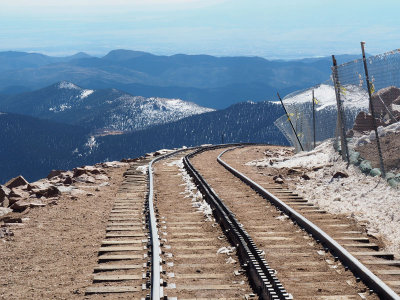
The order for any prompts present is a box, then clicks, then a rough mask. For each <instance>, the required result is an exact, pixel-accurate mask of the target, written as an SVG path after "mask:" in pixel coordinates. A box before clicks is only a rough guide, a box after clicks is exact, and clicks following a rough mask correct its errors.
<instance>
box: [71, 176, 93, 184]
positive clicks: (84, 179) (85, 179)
mask: <svg viewBox="0 0 400 300" xmlns="http://www.w3.org/2000/svg"><path fill="white" fill-rule="evenodd" d="M75 180H76V181H78V182H85V183H95V182H96V179H94V177H92V176H89V175H87V174H82V175H80V176H78V177H76V178H75Z"/></svg>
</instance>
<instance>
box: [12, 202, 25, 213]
mask: <svg viewBox="0 0 400 300" xmlns="http://www.w3.org/2000/svg"><path fill="white" fill-rule="evenodd" d="M29 207H30V203H29V202H27V201H24V200H19V201H17V202H15V203H14V204H13V205H11V206H10V208H12V209H13V210H14V211H18V212H21V211H24V210H25V209H27V208H29Z"/></svg>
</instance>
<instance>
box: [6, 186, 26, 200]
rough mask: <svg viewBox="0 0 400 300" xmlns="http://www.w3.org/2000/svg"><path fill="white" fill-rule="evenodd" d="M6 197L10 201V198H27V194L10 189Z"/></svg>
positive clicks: (19, 190) (17, 189)
mask: <svg viewBox="0 0 400 300" xmlns="http://www.w3.org/2000/svg"><path fill="white" fill-rule="evenodd" d="M8 197H9V199H11V198H29V193H28V192H26V191H24V190H22V189H20V188H12V189H11V192H10V194H9V196H8Z"/></svg>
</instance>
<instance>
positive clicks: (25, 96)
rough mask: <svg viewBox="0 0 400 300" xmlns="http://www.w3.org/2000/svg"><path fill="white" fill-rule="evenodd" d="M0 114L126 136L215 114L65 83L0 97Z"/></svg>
mask: <svg viewBox="0 0 400 300" xmlns="http://www.w3.org/2000/svg"><path fill="white" fill-rule="evenodd" d="M0 111H5V112H11V113H17V114H23V115H29V116H32V117H37V118H40V119H47V120H53V121H57V122H61V123H66V124H71V125H78V126H82V127H85V128H87V129H89V130H90V131H91V132H92V133H98V134H104V133H107V132H127V131H133V130H139V129H144V128H146V127H149V126H153V125H157V124H162V123H167V122H171V121H177V120H179V119H182V118H184V117H188V116H191V115H194V114H200V113H204V112H209V111H213V109H210V108H205V107H201V106H198V105H196V104H194V103H191V102H185V101H182V100H180V99H165V98H156V97H152V98H145V97H141V96H132V95H130V94H128V93H125V92H122V91H119V90H116V89H103V90H91V89H84V88H81V87H79V86H77V85H75V84H73V83H71V82H67V81H62V82H59V83H56V84H53V85H51V86H48V87H45V88H43V89H40V90H37V91H33V92H26V93H22V94H18V95H9V96H5V95H3V96H1V95H0Z"/></svg>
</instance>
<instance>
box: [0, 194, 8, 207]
mask: <svg viewBox="0 0 400 300" xmlns="http://www.w3.org/2000/svg"><path fill="white" fill-rule="evenodd" d="M9 206H10V200H9V199H8V197H6V196H5V197H4V198H3V200H2V201H0V207H9Z"/></svg>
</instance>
